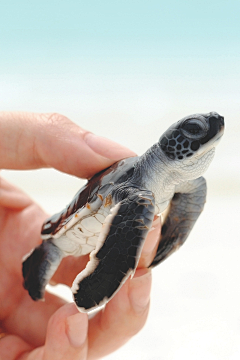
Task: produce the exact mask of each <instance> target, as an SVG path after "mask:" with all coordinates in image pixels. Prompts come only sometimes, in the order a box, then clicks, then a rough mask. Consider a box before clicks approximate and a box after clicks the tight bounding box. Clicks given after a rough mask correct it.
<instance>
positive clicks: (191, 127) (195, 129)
mask: <svg viewBox="0 0 240 360" xmlns="http://www.w3.org/2000/svg"><path fill="white" fill-rule="evenodd" d="M183 129H184V130H185V131H187V132H189V133H190V134H192V135H197V134H199V132H200V131H201V128H200V126H199V125H198V124H191V123H187V124H185V125H183Z"/></svg>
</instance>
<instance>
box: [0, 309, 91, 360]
mask: <svg viewBox="0 0 240 360" xmlns="http://www.w3.org/2000/svg"><path fill="white" fill-rule="evenodd" d="M87 332H88V317H87V315H86V314H82V313H79V312H78V310H77V308H76V306H75V305H74V304H66V305H64V306H62V307H61V308H60V309H59V310H57V311H56V312H55V313H54V314H53V315H52V316H51V318H50V320H49V323H48V327H47V335H46V341H45V345H44V346H41V347H38V348H36V349H35V350H32V348H31V347H30V346H29V345H28V344H27V342H25V341H24V340H22V339H21V338H19V337H18V336H13V335H9V336H6V337H5V338H3V339H2V340H1V342H0V358H1V359H5V360H17V359H18V360H53V359H57V360H86V359H87V353H88V342H87Z"/></svg>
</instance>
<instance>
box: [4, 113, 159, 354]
mask: <svg viewBox="0 0 240 360" xmlns="http://www.w3.org/2000/svg"><path fill="white" fill-rule="evenodd" d="M0 144H1V147H0V168H5V169H34V168H40V167H54V168H56V169H58V170H60V171H63V172H67V173H69V174H73V175H76V176H79V177H86V178H89V177H91V176H92V175H93V174H94V173H96V172H98V171H100V170H102V169H103V168H106V167H108V166H109V165H111V164H112V163H113V162H114V161H116V160H119V159H121V158H124V157H128V156H133V155H135V154H133V153H132V152H131V151H130V150H128V149H126V148H123V147H121V146H120V145H117V144H115V143H113V142H111V141H110V140H107V139H104V138H101V137H100V138H99V137H96V136H95V135H92V134H90V133H88V132H87V131H85V130H84V129H81V128H79V127H78V126H77V125H75V124H74V123H72V122H71V121H70V120H68V119H66V118H65V117H62V116H60V115H57V114H53V115H40V114H37V115H36V114H28V113H20V114H16V113H0ZM81 154H84V156H79V155H81ZM46 217H47V215H46V214H45V213H44V211H43V210H42V209H41V208H40V207H39V206H38V205H37V204H35V203H34V202H33V201H32V200H31V199H30V198H29V197H28V196H27V195H26V194H24V193H23V192H22V191H21V190H19V189H17V188H15V187H14V186H12V185H10V184H8V183H7V182H6V181H5V180H4V179H1V183H0V228H1V233H0V271H1V279H0V302H1V308H0V321H1V323H0V326H1V328H2V330H3V332H5V333H6V336H4V337H2V339H1V340H0V359H1V360H2V359H4V360H16V359H18V360H30V359H34V360H42V359H44V360H48V359H51V360H55V359H56V360H60V359H64V360H68V359H73V360H74V359H98V358H101V357H103V356H104V355H107V354H109V353H110V352H112V351H114V350H116V349H117V348H119V347H120V346H122V345H123V344H124V343H125V342H126V341H128V340H129V339H130V338H131V337H132V336H133V335H134V334H136V333H137V332H138V331H139V330H140V329H141V328H142V327H143V325H144V323H145V321H146V318H147V313H148V308H149V294H150V286H151V273H150V271H149V270H147V269H146V267H147V266H148V265H149V264H150V263H151V261H152V259H153V257H154V253H155V251H156V247H157V239H158V236H159V224H158V225H157V224H156V225H155V226H156V228H155V230H153V231H151V232H150V234H149V236H148V239H147V241H146V243H145V245H144V249H143V252H142V257H141V259H140V262H139V270H137V271H136V275H135V277H134V278H133V279H132V280H130V279H129V280H128V281H127V282H126V283H125V284H124V285H123V287H122V288H121V289H120V291H119V292H118V293H117V294H116V296H115V297H114V298H113V299H112V300H111V301H110V302H109V303H108V304H107V306H106V308H105V309H104V310H103V311H100V312H99V313H98V314H97V315H96V316H95V317H93V318H92V319H91V320H89V321H88V317H87V315H86V314H82V313H79V312H78V310H77V308H76V306H75V305H74V304H66V303H65V302H64V301H63V300H62V299H60V298H58V297H56V296H54V295H52V294H49V293H47V292H46V295H45V302H34V301H33V300H32V299H31V298H30V297H29V295H28V293H27V291H26V290H24V288H23V286H22V282H23V279H22V272H21V268H22V257H23V256H24V255H25V254H26V253H28V252H29V251H30V250H31V249H32V248H34V247H35V246H37V245H38V244H39V243H40V236H39V234H40V229H41V225H42V223H43V221H44V220H45V219H46ZM87 258H88V257H87V256H85V257H81V258H78V259H77V258H73V257H68V258H65V259H63V261H62V263H61V265H60V266H59V269H58V270H57V272H56V273H55V275H54V277H53V281H54V282H56V283H63V284H66V285H69V286H71V284H72V281H73V279H74V278H75V276H76V275H77V274H78V273H79V272H80V271H81V270H82V269H83V268H84V267H85V265H86V262H87Z"/></svg>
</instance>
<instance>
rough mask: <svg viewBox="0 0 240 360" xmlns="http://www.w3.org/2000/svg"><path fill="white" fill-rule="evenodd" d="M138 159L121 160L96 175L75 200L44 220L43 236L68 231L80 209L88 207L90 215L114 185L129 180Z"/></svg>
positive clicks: (55, 235) (51, 235) (47, 236)
mask: <svg viewBox="0 0 240 360" xmlns="http://www.w3.org/2000/svg"><path fill="white" fill-rule="evenodd" d="M137 159H138V156H135V157H130V158H127V159H124V160H120V161H118V162H116V163H114V164H113V165H111V166H110V167H108V168H107V169H104V170H102V171H100V172H99V173H97V174H96V175H94V176H93V177H92V178H91V179H90V180H89V181H88V182H87V184H85V185H84V186H83V187H82V188H81V189H80V190H79V191H78V192H77V194H76V195H75V196H74V198H73V200H72V201H71V202H70V204H69V205H68V206H67V207H66V208H65V209H64V210H62V211H61V212H59V213H57V214H55V215H53V216H51V217H50V218H48V219H47V220H46V221H45V222H44V224H43V226H42V231H41V234H42V238H43V239H48V238H50V237H53V236H54V237H58V236H57V235H58V233H59V232H60V234H62V233H64V232H65V231H67V230H68V229H69V227H70V226H73V225H74V223H76V222H78V221H79V219H78V218H77V217H76V213H77V212H79V210H81V209H83V208H86V210H89V211H87V212H86V215H88V214H90V213H91V212H92V211H94V210H95V209H97V208H98V207H99V206H100V205H101V203H102V201H103V200H104V199H105V198H106V197H107V196H108V195H109V194H111V192H112V190H113V187H114V185H117V184H120V183H124V182H125V181H127V180H129V178H130V177H131V175H132V174H133V172H134V164H135V163H136V160H137ZM99 200H100V202H99ZM98 203H99V206H98ZM92 205H93V206H92ZM94 205H95V206H94ZM74 218H75V219H74ZM70 220H71V221H70ZM74 220H75V221H74ZM60 234H59V235H60Z"/></svg>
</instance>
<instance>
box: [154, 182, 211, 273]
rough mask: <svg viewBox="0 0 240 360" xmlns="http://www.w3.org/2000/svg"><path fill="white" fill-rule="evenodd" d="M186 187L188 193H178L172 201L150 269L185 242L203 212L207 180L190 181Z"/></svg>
mask: <svg viewBox="0 0 240 360" xmlns="http://www.w3.org/2000/svg"><path fill="white" fill-rule="evenodd" d="M185 187H186V189H185V190H187V192H186V193H184V192H183V193H180V192H177V193H176V194H175V195H174V197H173V199H172V201H171V207H170V211H169V214H168V216H167V219H166V221H165V223H164V225H163V227H162V233H161V237H160V242H159V245H158V250H157V254H156V256H155V258H154V260H153V262H152V263H151V265H150V267H153V266H156V265H158V264H159V263H160V262H162V261H163V260H165V259H166V258H167V257H168V256H169V255H171V254H172V253H173V252H174V251H175V250H177V249H178V248H179V247H180V246H181V245H182V244H183V243H184V242H185V240H186V239H187V237H188V235H189V233H190V231H191V230H192V228H193V226H194V224H195V222H196V221H197V218H198V217H199V215H200V214H201V212H202V210H203V207H204V204H205V201H206V193H207V186H206V181H205V179H204V178H203V177H201V178H198V179H196V180H193V181H191V182H190V181H189V182H188V183H187V185H186V186H185ZM183 191H184V188H183Z"/></svg>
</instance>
